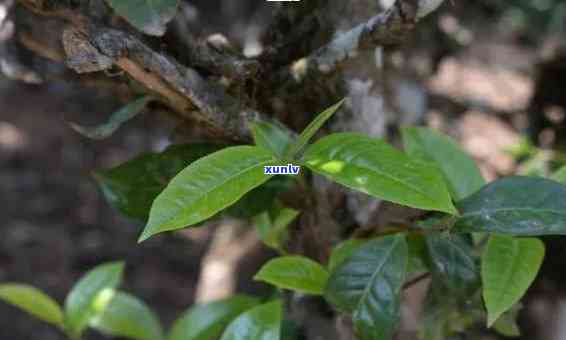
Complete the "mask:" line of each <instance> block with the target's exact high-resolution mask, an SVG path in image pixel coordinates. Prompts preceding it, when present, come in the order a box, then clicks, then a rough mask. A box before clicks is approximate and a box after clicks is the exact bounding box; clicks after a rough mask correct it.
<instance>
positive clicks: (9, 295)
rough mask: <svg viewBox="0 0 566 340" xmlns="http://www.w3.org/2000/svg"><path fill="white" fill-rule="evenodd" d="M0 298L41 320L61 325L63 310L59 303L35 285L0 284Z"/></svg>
mask: <svg viewBox="0 0 566 340" xmlns="http://www.w3.org/2000/svg"><path fill="white" fill-rule="evenodd" d="M0 300H3V301H5V302H7V303H9V304H11V305H13V306H15V307H18V308H20V309H21V310H23V311H25V312H27V313H29V314H31V315H33V316H35V317H36V318H38V319H40V320H42V321H45V322H48V323H50V324H52V325H55V326H58V327H61V328H62V327H63V311H61V307H60V306H59V304H58V303H57V302H56V301H55V300H53V299H52V298H51V297H49V296H48V295H47V294H45V293H43V292H42V291H40V290H39V289H37V288H35V287H32V286H28V285H23V284H16V283H5V284H0Z"/></svg>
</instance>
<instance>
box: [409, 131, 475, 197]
mask: <svg viewBox="0 0 566 340" xmlns="http://www.w3.org/2000/svg"><path fill="white" fill-rule="evenodd" d="M402 134H403V144H404V146H405V152H407V154H409V156H411V157H416V158H417V157H418V158H421V159H423V160H427V161H431V162H434V163H435V164H436V165H437V166H438V168H439V169H440V171H441V172H442V174H443V175H444V178H445V180H446V183H447V184H448V189H449V190H450V193H451V194H452V197H454V199H455V200H461V199H464V198H466V197H467V196H469V195H471V194H473V193H474V192H476V191H478V190H479V189H480V188H481V187H482V186H484V185H485V180H484V178H483V176H482V175H481V173H480V171H479V169H478V167H477V165H476V163H475V162H474V160H473V159H472V158H470V157H469V156H468V155H467V154H466V153H465V152H464V151H462V149H460V147H459V146H458V145H457V144H456V143H455V142H454V141H453V140H452V139H450V138H449V137H448V136H445V135H442V134H440V133H438V132H436V131H434V130H431V129H427V128H414V127H411V128H404V129H402Z"/></svg>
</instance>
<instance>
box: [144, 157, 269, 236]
mask: <svg viewBox="0 0 566 340" xmlns="http://www.w3.org/2000/svg"><path fill="white" fill-rule="evenodd" d="M273 164H275V160H274V159H273V156H272V155H271V154H270V153H269V152H268V151H266V150H264V149H262V148H258V147H255V146H234V147H229V148H226V149H223V150H220V151H218V152H215V153H213V154H210V155H208V156H206V157H203V158H201V159H199V160H197V161H195V162H194V163H192V164H191V165H189V166H188V167H187V168H185V169H184V170H183V171H181V172H180V173H179V174H178V175H177V176H175V177H174V178H173V180H171V182H170V183H169V185H167V187H166V188H165V190H164V191H163V192H162V193H161V194H159V196H157V198H156V199H155V201H154V202H153V205H152V207H151V211H150V214H149V221H148V223H147V225H146V227H145V229H144V231H143V233H142V235H141V237H140V242H141V241H143V240H145V239H147V238H149V237H150V236H152V235H154V234H157V233H161V232H164V231H170V230H176V229H180V228H184V227H188V226H191V225H194V224H196V223H199V222H202V221H204V220H206V219H207V218H209V217H212V216H213V215H215V214H216V213H218V212H219V211H221V210H222V209H224V208H227V207H229V206H230V205H232V204H234V203H235V202H237V201H238V200H239V199H240V198H241V197H242V196H244V194H246V193H247V192H249V191H250V190H252V189H254V188H255V187H258V186H259V185H261V184H262V183H264V182H265V181H267V180H268V179H270V178H271V177H272V175H265V174H264V173H263V172H264V169H263V167H264V166H266V165H273Z"/></svg>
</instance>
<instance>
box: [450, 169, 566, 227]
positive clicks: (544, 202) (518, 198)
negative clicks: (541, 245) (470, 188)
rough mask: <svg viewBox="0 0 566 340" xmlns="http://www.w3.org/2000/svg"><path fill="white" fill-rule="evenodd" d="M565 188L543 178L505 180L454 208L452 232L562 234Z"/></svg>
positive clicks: (565, 213) (564, 214) (487, 187)
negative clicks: (455, 211)
mask: <svg viewBox="0 0 566 340" xmlns="http://www.w3.org/2000/svg"><path fill="white" fill-rule="evenodd" d="M564 197H566V186H564V185H562V184H560V183H557V182H555V181H551V180H548V179H544V178H537V177H519V176H515V177H506V178H503V179H499V180H497V181H495V182H492V183H490V184H488V185H487V186H485V187H484V188H483V189H481V190H480V191H479V192H477V193H475V194H473V195H472V196H470V197H468V198H466V199H465V200H463V201H462V202H460V203H459V204H458V208H459V210H460V212H461V216H460V217H459V218H458V219H457V220H456V222H455V224H454V227H453V228H454V230H456V231H461V232H478V231H479V232H482V231H487V232H491V233H498V234H510V235H517V236H529V235H553V234H555V235H565V234H566V200H565V199H564Z"/></svg>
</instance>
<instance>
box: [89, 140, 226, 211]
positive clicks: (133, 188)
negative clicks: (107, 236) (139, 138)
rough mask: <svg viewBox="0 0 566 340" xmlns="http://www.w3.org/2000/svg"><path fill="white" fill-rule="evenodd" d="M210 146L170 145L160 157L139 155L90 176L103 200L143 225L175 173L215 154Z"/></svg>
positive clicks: (213, 147)
mask: <svg viewBox="0 0 566 340" xmlns="http://www.w3.org/2000/svg"><path fill="white" fill-rule="evenodd" d="M221 147H222V146H220V145H214V144H184V145H172V146H170V147H168V148H167V149H166V150H165V151H163V152H161V153H147V154H143V155H140V156H138V157H136V158H134V159H132V160H130V161H128V162H126V163H124V164H121V165H119V166H117V167H115V168H112V169H108V170H99V171H96V172H94V174H93V176H94V178H95V179H96V181H97V182H98V184H99V186H100V188H101V189H102V192H103V193H104V197H105V198H106V199H107V200H108V201H109V202H110V204H112V205H113V206H114V207H116V208H117V209H118V210H119V211H120V212H122V213H123V214H125V215H127V216H129V217H132V218H136V219H139V220H143V221H146V220H147V217H148V214H149V209H150V208H151V204H152V203H153V200H154V199H155V198H156V197H157V195H159V193H160V192H161V191H163V189H165V187H166V186H167V183H169V181H170V180H171V178H173V177H174V176H175V175H176V174H177V173H179V172H180V171H181V170H183V169H184V168H185V167H187V166H188V165H189V164H191V163H192V162H193V161H195V160H197V159H199V158H201V157H204V156H206V155H208V154H210V153H212V152H215V151H218V150H219V149H220V148H221Z"/></svg>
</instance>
